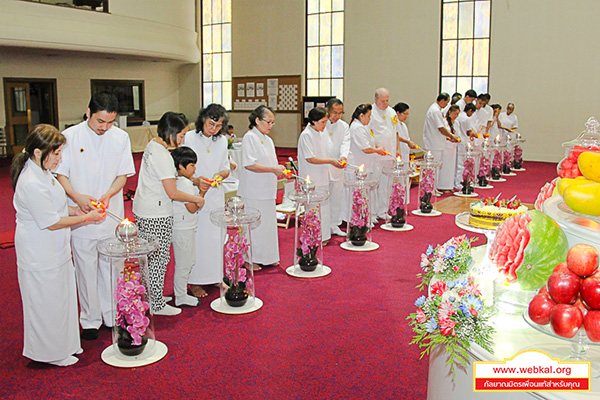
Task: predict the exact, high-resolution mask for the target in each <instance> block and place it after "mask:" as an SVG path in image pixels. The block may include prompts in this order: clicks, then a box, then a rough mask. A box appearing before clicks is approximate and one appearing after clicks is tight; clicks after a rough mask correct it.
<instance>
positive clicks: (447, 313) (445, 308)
mask: <svg viewBox="0 0 600 400" xmlns="http://www.w3.org/2000/svg"><path fill="white" fill-rule="evenodd" d="M455 312H456V311H454V309H453V308H452V303H451V302H450V301H448V300H444V301H442V304H440V307H439V308H438V317H439V318H440V320H441V319H443V318H450V317H451V316H453V315H454V313H455Z"/></svg>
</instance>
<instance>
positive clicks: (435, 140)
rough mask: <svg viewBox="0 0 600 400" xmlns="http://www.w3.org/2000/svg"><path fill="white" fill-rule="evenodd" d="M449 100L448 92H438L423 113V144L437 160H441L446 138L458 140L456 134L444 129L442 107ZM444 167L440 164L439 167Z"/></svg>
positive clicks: (453, 140) (452, 140)
mask: <svg viewBox="0 0 600 400" xmlns="http://www.w3.org/2000/svg"><path fill="white" fill-rule="evenodd" d="M449 102H450V95H449V94H448V93H440V94H439V95H438V97H437V98H436V100H435V102H434V103H433V104H432V105H431V106H429V109H428V110H427V114H426V115H425V124H424V126H423V145H424V147H425V150H427V151H429V152H431V155H432V156H433V159H434V160H435V161H437V162H441V161H442V154H443V152H444V149H445V147H446V140H450V141H451V142H454V143H456V142H458V136H456V135H453V134H452V133H450V132H449V131H448V129H446V127H445V124H444V115H443V111H442V110H443V109H444V107H446V106H447V105H448V103H449ZM441 168H444V166H443V165H442V166H441V167H440V169H441Z"/></svg>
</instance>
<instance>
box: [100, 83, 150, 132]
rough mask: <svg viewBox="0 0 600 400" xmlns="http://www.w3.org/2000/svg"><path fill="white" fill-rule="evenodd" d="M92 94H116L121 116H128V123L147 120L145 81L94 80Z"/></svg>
mask: <svg viewBox="0 0 600 400" xmlns="http://www.w3.org/2000/svg"><path fill="white" fill-rule="evenodd" d="M91 82H92V94H95V93H98V92H110V93H114V94H115V96H117V99H118V100H119V115H127V122H142V121H144V120H145V119H146V109H145V106H144V81H125V80H101V79H92V81H91Z"/></svg>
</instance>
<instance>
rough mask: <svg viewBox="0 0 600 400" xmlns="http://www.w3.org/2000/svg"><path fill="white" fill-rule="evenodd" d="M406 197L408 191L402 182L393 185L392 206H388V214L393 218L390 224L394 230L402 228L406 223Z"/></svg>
mask: <svg viewBox="0 0 600 400" xmlns="http://www.w3.org/2000/svg"><path fill="white" fill-rule="evenodd" d="M405 197H406V189H405V188H404V185H403V184H402V182H394V183H393V184H392V193H391V194H390V204H389V206H388V214H389V215H390V217H391V221H390V223H391V224H392V226H393V227H394V228H402V227H403V226H404V224H405V223H406V220H405V218H404V214H405V210H404V202H405Z"/></svg>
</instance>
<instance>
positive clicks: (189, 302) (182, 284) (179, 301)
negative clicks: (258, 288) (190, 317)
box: [171, 146, 200, 307]
mask: <svg viewBox="0 0 600 400" xmlns="http://www.w3.org/2000/svg"><path fill="white" fill-rule="evenodd" d="M171 156H172V157H173V161H174V162H175V168H176V169H177V182H176V183H177V190H180V191H182V192H185V193H188V194H192V195H196V194H197V193H196V188H195V187H194V184H193V182H192V177H193V176H194V173H195V172H196V162H197V161H198V158H197V156H196V152H195V151H194V150H192V149H191V148H189V147H185V146H182V147H178V148H176V149H175V150H173V152H172V153H171ZM198 210H199V208H198V206H197V205H196V204H194V203H183V202H179V201H174V202H173V239H172V243H173V255H174V256H175V275H174V278H173V291H174V292H175V305H176V306H182V305H185V306H190V307H195V306H197V305H199V304H200V299H199V298H197V297H194V296H190V295H188V293H187V284H188V278H189V276H190V273H191V271H192V268H193V267H194V265H195V264H196V229H198Z"/></svg>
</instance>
